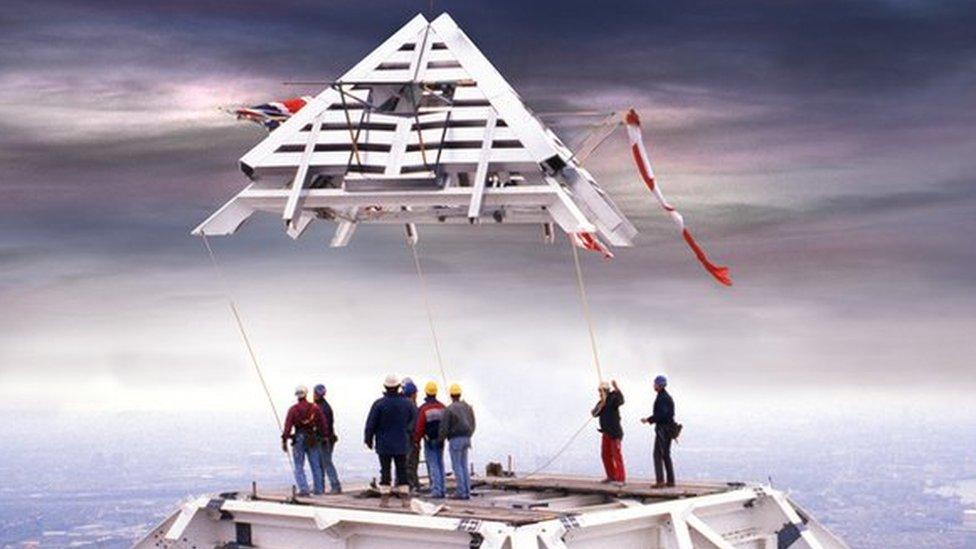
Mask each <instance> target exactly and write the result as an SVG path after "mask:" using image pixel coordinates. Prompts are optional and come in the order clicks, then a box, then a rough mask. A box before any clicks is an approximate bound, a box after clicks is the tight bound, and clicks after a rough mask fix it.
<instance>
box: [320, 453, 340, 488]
mask: <svg viewBox="0 0 976 549" xmlns="http://www.w3.org/2000/svg"><path fill="white" fill-rule="evenodd" d="M334 448H335V445H334V444H333V443H332V442H330V441H328V440H327V441H325V442H323V443H322V450H321V453H322V470H323V471H324V472H325V474H326V476H328V477H329V487H330V488H331V489H332V491H333V492H338V491H340V490H342V485H341V484H339V473H337V472H336V468H335V464H333V463H332V450H333V449H334Z"/></svg>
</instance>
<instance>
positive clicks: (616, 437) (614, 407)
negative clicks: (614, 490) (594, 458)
mask: <svg viewBox="0 0 976 549" xmlns="http://www.w3.org/2000/svg"><path fill="white" fill-rule="evenodd" d="M598 390H599V392H600V400H599V402H597V403H596V406H594V407H593V410H592V412H591V414H592V415H593V417H598V418H600V429H599V431H600V432H601V433H603V441H602V444H601V452H600V454H601V455H600V457H601V458H602V459H603V470H604V471H605V472H606V475H607V476H606V478H605V479H603V482H605V483H610V482H615V483H618V484H621V485H622V484H623V483H624V482H625V481H626V479H627V473H626V472H625V471H624V457H623V454H622V452H621V449H620V443H621V441H623V438H624V429H623V427H622V426H621V425H620V407H621V406H623V404H624V394H623V393H622V392H620V388H619V387H617V382H616V380H614V381H611V382H610V383H607V382H606V381H603V382H601V383H600V387H599V389H598Z"/></svg>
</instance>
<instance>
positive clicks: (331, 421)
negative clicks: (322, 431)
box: [315, 398, 339, 442]
mask: <svg viewBox="0 0 976 549" xmlns="http://www.w3.org/2000/svg"><path fill="white" fill-rule="evenodd" d="M315 404H317V405H318V407H319V408H321V409H322V414H323V415H324V416H325V424H326V426H328V427H329V442H335V441H337V440H339V437H337V436H336V434H335V414H334V413H333V412H332V406H329V401H328V400H325V399H324V398H322V399H318V398H317V399H315Z"/></svg>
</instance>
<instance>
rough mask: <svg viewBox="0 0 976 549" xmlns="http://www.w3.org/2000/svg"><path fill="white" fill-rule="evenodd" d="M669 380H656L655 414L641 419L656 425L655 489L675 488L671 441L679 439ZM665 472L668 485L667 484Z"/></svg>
mask: <svg viewBox="0 0 976 549" xmlns="http://www.w3.org/2000/svg"><path fill="white" fill-rule="evenodd" d="M667 386H668V378H666V377H664V376H657V377H656V378H654V391H655V392H656V393H657V397H656V398H655V399H654V413H653V414H652V415H651V416H649V417H645V418H642V419H641V423H646V424H648V425H654V476H655V480H656V482H655V483H654V486H653V487H654V488H663V487H665V486H674V464H673V463H672V462H671V441H672V440H674V439H675V438H676V437H677V432H678V431H677V430H676V427H677V424H676V423H675V422H674V400H672V399H671V395H669V394H668V391H667V389H666V387H667ZM665 472H666V473H667V484H665Z"/></svg>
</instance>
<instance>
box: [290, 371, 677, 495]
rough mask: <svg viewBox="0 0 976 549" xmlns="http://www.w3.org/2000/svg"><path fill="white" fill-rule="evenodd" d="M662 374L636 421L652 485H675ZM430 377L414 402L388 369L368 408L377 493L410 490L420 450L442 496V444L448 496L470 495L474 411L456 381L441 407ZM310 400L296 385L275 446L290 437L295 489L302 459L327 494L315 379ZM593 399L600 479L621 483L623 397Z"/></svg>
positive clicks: (325, 416)
mask: <svg viewBox="0 0 976 549" xmlns="http://www.w3.org/2000/svg"><path fill="white" fill-rule="evenodd" d="M667 385H668V380H667V378H665V377H664V376H663V375H659V376H657V377H656V378H654V391H655V392H656V393H657V396H656V398H655V400H654V411H653V413H652V414H651V415H650V416H648V417H645V418H641V423H646V424H648V425H653V426H654V433H655V437H654V475H655V480H656V482H655V484H654V487H657V488H660V487H665V486H674V465H673V464H672V462H671V441H672V440H674V439H675V438H677V436H678V433H680V425H678V424H677V423H675V421H674V401H673V400H672V399H671V395H670V394H668V391H667ZM437 391H438V387H437V383H436V382H434V381H428V382H427V384H426V385H425V386H424V395H425V396H424V401H423V403H422V404H421V405H419V406H418V405H417V392H418V390H417V386H416V385H415V384H414V382H413V381H412V380H411V379H410V378H403V380H401V379H400V378H398V377H397V376H396V375H393V374H391V375H389V376H387V377H386V379H385V380H384V381H383V395H382V396H381V397H380V398H378V399H377V400H376V401H375V402H374V403H373V405H372V407H371V408H370V410H369V415H368V416H367V418H366V427H365V429H364V442H365V444H366V447H367V448H369V449H370V450H373V451H375V452H376V455H377V457H378V458H379V463H380V481H379V486H378V488H379V491H380V493H381V495H383V496H384V497H388V496H390V495H397V496H399V495H401V494H402V492H401V490H404V489H405V490H407V492H408V493H409V492H417V491H419V490H420V480H419V477H418V475H417V468H418V466H419V463H420V452H421V448H423V454H424V458H425V462H426V464H427V476H428V478H429V479H430V497H432V498H444V497H445V496H446V491H445V484H444V477H445V469H444V448H445V446H446V447H447V449H448V453H449V455H450V458H451V469H452V471H453V472H454V480H455V491H454V493H453V494H452V495H451V496H450V497H451V498H452V499H461V500H465V499H469V498H470V497H471V476H470V469H469V465H468V450H469V449H470V448H471V437H472V435H474V430H475V417H474V410H473V409H472V408H471V406H470V405H469V404H468V403H467V402H465V401H464V400H462V399H461V386H460V385H458V384H457V383H455V384H452V385H451V386H450V387H449V388H448V394H449V396H450V399H451V402H450V403H449V404H448V405H445V404H443V403H441V402H440V401H439V400H437ZM313 395H314V396H313V400H312V402H309V401H308V390H307V389H306V388H305V387H304V386H301V385H300V386H298V387H296V388H295V397H296V399H297V402H296V403H295V404H294V405H292V406H291V408H289V409H288V415H287V417H286V419H285V425H284V431H283V432H282V434H281V449H282V450H283V451H285V452H288V440H289V439H291V440H292V458H293V460H294V469H295V483H296V485H297V488H298V494H299V495H302V496H305V495H308V494H309V486H308V479H307V478H306V477H305V461H306V460H307V461H308V462H309V465H310V468H311V470H312V493H314V494H322V493H324V492H325V477H326V476H327V477H328V480H329V487H330V492H331V493H333V494H337V493H341V492H342V486H341V484H340V482H339V476H338V474H337V473H336V468H335V465H334V464H333V462H332V451H333V448H334V447H335V443H336V441H337V440H338V437H336V434H335V416H334V415H333V412H332V407H331V406H329V403H328V401H327V400H326V398H325V395H326V390H325V386H324V385H321V384H320V385H316V386H315V388H314V390H313ZM599 395H600V400H599V401H598V402H597V403H596V405H595V406H594V407H593V409H592V411H591V413H592V415H593V417H598V418H599V420H600V429H599V430H600V432H601V433H602V444H601V457H602V460H603V467H604V471H605V472H606V478H605V479H604V480H603V482H606V483H616V484H618V485H623V483H624V482H625V481H626V472H625V470H624V461H623V454H622V451H621V441H622V440H623V437H624V432H623V428H622V426H621V424H620V407H621V406H623V404H624V395H623V393H622V392H621V391H620V387H619V386H618V385H617V382H616V381H610V382H601V383H600V386H599Z"/></svg>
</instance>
